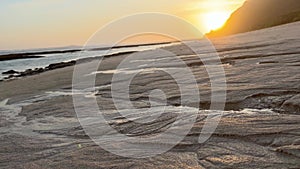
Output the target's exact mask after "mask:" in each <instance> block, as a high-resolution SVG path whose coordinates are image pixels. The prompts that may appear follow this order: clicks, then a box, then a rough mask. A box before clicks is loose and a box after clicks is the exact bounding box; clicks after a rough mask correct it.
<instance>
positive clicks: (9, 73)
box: [2, 70, 19, 75]
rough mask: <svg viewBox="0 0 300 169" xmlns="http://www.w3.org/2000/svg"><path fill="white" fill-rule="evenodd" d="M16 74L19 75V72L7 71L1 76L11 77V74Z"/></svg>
mask: <svg viewBox="0 0 300 169" xmlns="http://www.w3.org/2000/svg"><path fill="white" fill-rule="evenodd" d="M17 73H19V72H18V71H15V70H9V71H6V72H3V73H2V74H3V75H12V74H17Z"/></svg>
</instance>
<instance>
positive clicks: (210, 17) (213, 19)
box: [202, 11, 230, 30]
mask: <svg viewBox="0 0 300 169" xmlns="http://www.w3.org/2000/svg"><path fill="white" fill-rule="evenodd" d="M229 16H230V13H228V12H225V11H224V12H209V13H206V14H204V15H203V18H202V19H203V23H204V26H205V27H206V28H207V29H208V30H216V29H218V28H220V27H222V26H223V25H224V24H225V22H226V20H227V19H228V18H229Z"/></svg>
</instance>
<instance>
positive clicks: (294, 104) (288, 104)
mask: <svg viewBox="0 0 300 169" xmlns="http://www.w3.org/2000/svg"><path fill="white" fill-rule="evenodd" d="M281 108H282V109H284V110H286V111H288V112H291V113H295V114H300V94H298V95H296V96H294V97H292V98H291V99H289V100H287V101H285V102H284V103H283V105H282V107H281Z"/></svg>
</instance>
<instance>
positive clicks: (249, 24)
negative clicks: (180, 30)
mask: <svg viewBox="0 0 300 169" xmlns="http://www.w3.org/2000/svg"><path fill="white" fill-rule="evenodd" d="M296 21H300V0H247V1H246V2H245V3H244V5H243V6H242V7H241V8H239V9H237V10H236V11H235V12H234V13H233V14H232V15H231V16H230V18H229V19H228V20H227V22H226V24H225V25H224V26H223V27H222V28H220V29H218V30H215V31H211V32H210V33H208V34H207V36H208V37H218V36H226V35H231V34H236V33H243V32H249V31H254V30H258V29H263V28H268V27H272V26H277V25H281V24H286V23H290V22H296Z"/></svg>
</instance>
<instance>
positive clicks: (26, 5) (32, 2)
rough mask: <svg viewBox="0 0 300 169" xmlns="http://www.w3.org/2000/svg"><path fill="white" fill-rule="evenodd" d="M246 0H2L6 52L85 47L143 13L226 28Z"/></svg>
mask: <svg viewBox="0 0 300 169" xmlns="http://www.w3.org/2000/svg"><path fill="white" fill-rule="evenodd" d="M244 1H245V0H1V1H0V22H1V27H0V37H1V38H0V50H6V49H26V48H42V47H59V46H69V45H80V46H81V45H84V44H85V42H86V41H87V40H88V39H89V37H90V36H91V35H93V33H95V31H97V30H98V29H99V28H101V27H102V26H103V25H106V24H108V23H109V22H111V21H113V20H115V19H118V18H120V17H124V16H128V15H132V14H136V13H141V12H161V13H167V14H172V15H175V16H178V17H181V18H183V19H185V20H186V21H188V22H190V23H191V24H193V25H194V26H196V27H197V28H198V29H199V30H200V31H201V32H203V33H207V32H209V31H210V30H211V29H216V28H218V27H220V26H222V25H223V24H224V22H225V21H226V19H227V18H228V17H229V16H230V14H231V13H232V12H233V11H234V10H236V9H237V8H238V7H240V6H241V5H242V4H243V3H244ZM162 26H163V23H162ZM175 29H176V28H175ZM111 36H113V35H111ZM104 41H109V40H108V39H104Z"/></svg>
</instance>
